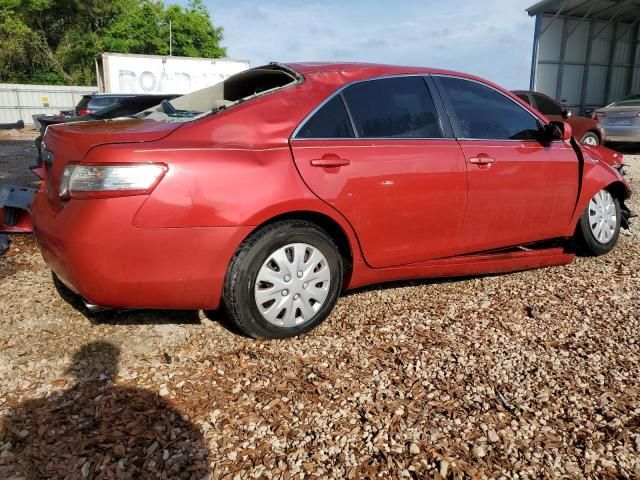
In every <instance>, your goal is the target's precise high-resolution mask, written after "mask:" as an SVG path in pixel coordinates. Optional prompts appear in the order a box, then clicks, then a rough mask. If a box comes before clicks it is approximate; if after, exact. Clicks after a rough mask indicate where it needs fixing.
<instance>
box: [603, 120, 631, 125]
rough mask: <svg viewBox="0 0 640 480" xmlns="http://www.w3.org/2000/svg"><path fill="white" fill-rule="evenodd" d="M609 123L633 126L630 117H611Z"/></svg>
mask: <svg viewBox="0 0 640 480" xmlns="http://www.w3.org/2000/svg"><path fill="white" fill-rule="evenodd" d="M607 123H608V124H609V125H616V126H631V119H630V118H610V119H609V121H608V122H607Z"/></svg>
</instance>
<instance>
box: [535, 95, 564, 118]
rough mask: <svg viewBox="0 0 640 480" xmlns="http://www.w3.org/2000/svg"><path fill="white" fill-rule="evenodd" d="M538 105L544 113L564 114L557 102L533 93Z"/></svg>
mask: <svg viewBox="0 0 640 480" xmlns="http://www.w3.org/2000/svg"><path fill="white" fill-rule="evenodd" d="M533 99H534V101H535V102H536V107H537V108H538V110H539V111H540V113H542V114H543V115H562V108H560V106H559V105H558V104H557V103H556V102H553V101H551V100H549V99H548V98H546V97H543V96H542V95H533Z"/></svg>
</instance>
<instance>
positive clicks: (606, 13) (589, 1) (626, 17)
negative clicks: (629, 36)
mask: <svg viewBox="0 0 640 480" xmlns="http://www.w3.org/2000/svg"><path fill="white" fill-rule="evenodd" d="M527 13H529V15H530V16H532V17H533V16H535V15H539V14H543V13H546V14H551V15H558V16H559V15H567V16H571V17H581V18H582V17H584V18H585V19H595V20H604V21H606V22H610V21H614V20H615V21H616V22H621V23H633V24H635V23H638V21H640V0H542V1H541V2H538V3H536V4H535V5H532V6H530V7H529V8H527Z"/></svg>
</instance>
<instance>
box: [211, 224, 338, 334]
mask: <svg viewBox="0 0 640 480" xmlns="http://www.w3.org/2000/svg"><path fill="white" fill-rule="evenodd" d="M343 269H344V261H343V258H342V255H341V254H340V252H339V249H338V247H337V246H336V244H335V242H334V241H333V239H332V238H331V236H330V235H328V234H327V232H325V231H324V230H323V229H322V228H320V227H318V226H317V225H315V224H313V223H311V222H307V221H304V220H285V221H280V222H276V223H273V224H272V225H269V226H267V227H265V228H263V229H261V230H258V231H257V232H255V233H254V234H253V235H251V236H250V237H249V238H248V239H247V240H245V242H244V243H243V244H242V245H241V246H240V247H239V249H238V251H237V252H236V254H235V256H234V258H233V259H232V261H231V265H230V266H229V269H228V271H227V276H226V279H225V284H224V291H223V301H224V305H225V307H226V309H227V312H228V314H229V317H230V319H231V320H232V321H233V322H234V323H235V324H236V326H237V327H238V328H239V329H240V330H242V331H243V332H244V333H246V334H247V335H249V336H251V337H254V338H284V337H293V336H296V335H300V334H302V333H305V332H308V331H309V330H311V329H312V328H314V327H315V326H317V325H318V324H319V323H321V322H322V321H323V320H324V319H325V318H326V317H327V316H329V313H331V310H332V309H333V307H334V306H335V304H336V302H337V300H338V295H339V294H340V291H341V290H342V278H343Z"/></svg>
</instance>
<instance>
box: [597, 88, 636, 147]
mask: <svg viewBox="0 0 640 480" xmlns="http://www.w3.org/2000/svg"><path fill="white" fill-rule="evenodd" d="M596 118H597V119H598V121H599V122H601V123H602V124H603V125H604V126H605V128H606V129H607V140H608V141H611V142H619V143H637V142H640V94H637V93H636V94H633V95H628V96H626V97H623V98H621V99H619V100H616V101H615V102H613V103H610V104H609V105H607V106H606V107H602V108H599V109H598V110H596Z"/></svg>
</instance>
